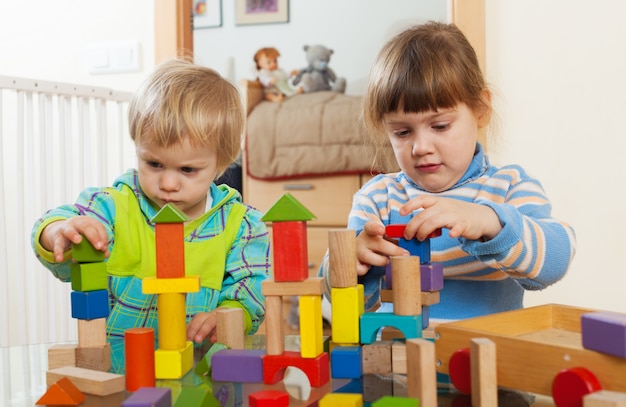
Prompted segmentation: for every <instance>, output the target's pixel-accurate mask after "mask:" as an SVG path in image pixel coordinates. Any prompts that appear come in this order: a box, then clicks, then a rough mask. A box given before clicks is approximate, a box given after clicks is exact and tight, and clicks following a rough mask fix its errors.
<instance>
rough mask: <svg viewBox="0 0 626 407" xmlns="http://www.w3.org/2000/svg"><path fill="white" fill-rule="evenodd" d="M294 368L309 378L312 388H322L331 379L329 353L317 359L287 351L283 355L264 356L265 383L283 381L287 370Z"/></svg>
mask: <svg viewBox="0 0 626 407" xmlns="http://www.w3.org/2000/svg"><path fill="white" fill-rule="evenodd" d="M288 366H294V367H297V368H298V369H300V370H302V371H303V372H304V374H306V376H307V377H308V378H309V382H310V383H311V386H312V387H320V386H323V385H325V384H326V383H328V380H329V379H330V375H329V373H330V369H329V359H328V353H325V352H324V353H322V354H321V355H319V356H317V357H315V358H303V357H301V356H300V352H291V351H285V352H283V354H282V355H265V356H263V383H265V384H275V383H277V382H279V381H281V380H282V379H283V376H284V374H285V369H286V368H287V367H288Z"/></svg>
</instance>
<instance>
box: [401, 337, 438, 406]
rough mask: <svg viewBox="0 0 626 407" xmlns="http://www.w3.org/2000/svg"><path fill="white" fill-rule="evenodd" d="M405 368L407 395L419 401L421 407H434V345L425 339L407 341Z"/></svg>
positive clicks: (435, 403)
mask: <svg viewBox="0 0 626 407" xmlns="http://www.w3.org/2000/svg"><path fill="white" fill-rule="evenodd" d="M406 366H407V381H408V385H407V388H408V394H407V395H408V396H409V397H413V398H417V399H419V400H420V406H422V407H436V406H437V374H436V372H435V344H434V343H433V342H431V341H428V340H425V339H407V341H406Z"/></svg>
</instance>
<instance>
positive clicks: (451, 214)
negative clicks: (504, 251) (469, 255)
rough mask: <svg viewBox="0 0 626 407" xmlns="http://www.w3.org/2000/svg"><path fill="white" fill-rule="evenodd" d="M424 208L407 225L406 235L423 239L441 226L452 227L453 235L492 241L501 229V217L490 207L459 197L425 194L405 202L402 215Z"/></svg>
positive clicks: (406, 236) (409, 237)
mask: <svg viewBox="0 0 626 407" xmlns="http://www.w3.org/2000/svg"><path fill="white" fill-rule="evenodd" d="M418 209H422V211H420V212H419V213H417V214H416V215H415V216H414V217H413V218H412V219H411V220H410V221H409V223H407V225H406V229H405V230H404V237H405V238H406V239H412V238H413V237H416V238H417V239H419V240H424V239H426V237H427V236H428V235H429V234H431V233H432V232H433V231H435V230H436V229H439V228H447V229H449V230H450V237H452V238H457V237H464V238H466V239H469V240H480V239H484V240H490V239H493V238H494V237H495V236H496V235H497V234H498V233H500V231H501V230H502V225H501V224H500V219H499V218H498V216H497V215H496V213H495V212H494V211H493V209H491V208H490V207H488V206H485V205H480V204H475V203H471V202H464V201H460V200H458V199H451V198H438V197H435V196H432V195H423V196H420V197H417V198H415V199H412V200H410V201H409V202H407V203H405V204H404V205H403V206H402V208H400V215H402V216H406V215H409V214H410V213H411V212H413V211H416V210H418Z"/></svg>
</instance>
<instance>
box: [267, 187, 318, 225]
mask: <svg viewBox="0 0 626 407" xmlns="http://www.w3.org/2000/svg"><path fill="white" fill-rule="evenodd" d="M312 219H315V215H313V214H312V213H311V212H310V211H309V210H308V209H307V208H305V207H304V205H302V204H301V203H300V202H299V201H298V200H297V199H296V198H295V197H294V196H293V195H291V194H290V193H289V192H287V193H285V194H283V196H281V197H280V198H279V199H278V201H276V203H275V204H274V205H273V206H272V207H271V208H270V209H269V210H268V211H267V212H266V213H265V215H263V217H262V218H261V220H263V221H265V222H287V221H307V220H312Z"/></svg>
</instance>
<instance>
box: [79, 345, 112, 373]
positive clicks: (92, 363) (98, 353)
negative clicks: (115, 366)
mask: <svg viewBox="0 0 626 407" xmlns="http://www.w3.org/2000/svg"><path fill="white" fill-rule="evenodd" d="M76 366H77V367H83V368H85V369H91V370H99V371H101V372H108V371H109V370H111V345H110V344H108V343H107V344H106V345H104V346H91V347H78V348H76Z"/></svg>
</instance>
